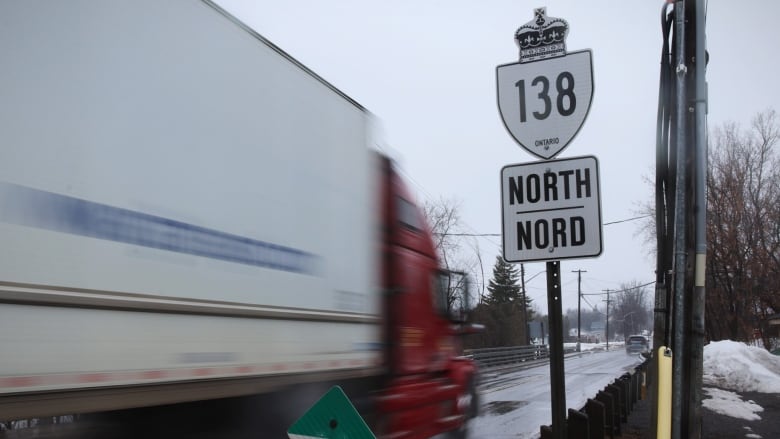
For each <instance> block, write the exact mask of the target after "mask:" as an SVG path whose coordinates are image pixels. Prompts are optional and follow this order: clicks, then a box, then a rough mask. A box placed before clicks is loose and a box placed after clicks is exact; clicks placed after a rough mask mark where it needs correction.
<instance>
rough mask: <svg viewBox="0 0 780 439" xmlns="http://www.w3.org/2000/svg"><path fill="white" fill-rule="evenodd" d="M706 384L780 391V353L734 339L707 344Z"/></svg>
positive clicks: (705, 358) (729, 387)
mask: <svg viewBox="0 0 780 439" xmlns="http://www.w3.org/2000/svg"><path fill="white" fill-rule="evenodd" d="M703 378H704V384H705V385H711V386H717V387H720V388H723V389H729V390H733V391H735V392H750V391H753V392H762V393H780V356H776V355H772V354H770V353H769V352H767V351H766V350H764V349H761V348H756V347H752V346H748V345H746V344H744V343H739V342H735V341H729V340H724V341H716V342H712V343H710V344H708V345H707V346H705V347H704V377H703Z"/></svg>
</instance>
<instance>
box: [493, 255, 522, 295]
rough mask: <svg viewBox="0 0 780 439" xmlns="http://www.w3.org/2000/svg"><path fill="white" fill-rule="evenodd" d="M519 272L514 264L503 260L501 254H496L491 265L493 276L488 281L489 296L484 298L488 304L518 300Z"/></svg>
mask: <svg viewBox="0 0 780 439" xmlns="http://www.w3.org/2000/svg"><path fill="white" fill-rule="evenodd" d="M519 280H520V273H519V272H518V270H517V267H516V266H515V265H512V264H510V263H508V262H506V261H505V260H504V258H502V257H501V255H499V256H496V265H495V266H493V277H492V278H491V279H490V282H489V283H488V287H487V289H488V291H489V292H490V296H489V297H488V298H487V299H486V301H487V303H489V304H501V303H512V302H515V301H517V300H520V285H518V284H517V282H518V281H519Z"/></svg>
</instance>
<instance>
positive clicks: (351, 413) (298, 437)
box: [287, 386, 376, 439]
mask: <svg viewBox="0 0 780 439" xmlns="http://www.w3.org/2000/svg"><path fill="white" fill-rule="evenodd" d="M287 436H288V437H289V438H290V439H310V438H311V439H322V438H325V439H376V436H374V434H373V433H371V430H370V429H369V428H368V426H367V425H366V423H365V422H364V421H363V418H361V417H360V415H359V414H358V412H357V410H355V406H353V405H352V403H351V402H350V401H349V398H347V395H345V394H344V391H343V390H341V387H339V386H334V387H332V388H331V389H330V390H328V392H327V393H326V394H325V395H324V396H323V397H322V398H320V400H319V401H317V403H316V404H314V405H313V406H312V407H311V408H310V409H309V411H307V412H306V413H304V414H303V416H301V418H300V419H298V420H297V421H296V422H295V424H293V426H292V427H290V429H289V430H287Z"/></svg>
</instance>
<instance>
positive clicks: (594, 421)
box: [540, 361, 648, 439]
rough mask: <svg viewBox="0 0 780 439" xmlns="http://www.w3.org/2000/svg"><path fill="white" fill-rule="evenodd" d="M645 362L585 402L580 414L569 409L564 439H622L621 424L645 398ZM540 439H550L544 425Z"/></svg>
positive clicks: (547, 428)
mask: <svg viewBox="0 0 780 439" xmlns="http://www.w3.org/2000/svg"><path fill="white" fill-rule="evenodd" d="M647 365H648V362H647V361H646V362H644V363H643V364H641V365H639V366H637V367H636V369H634V372H633V373H626V374H625V375H623V376H621V377H620V378H618V379H616V380H615V381H614V382H613V383H612V384H609V385H607V386H606V387H605V388H604V389H603V390H601V391H600V392H598V393H597V394H596V396H595V397H594V398H591V399H588V401H587V403H586V404H585V406H584V407H582V408H580V409H579V410H574V409H569V410H568V415H569V416H568V420H567V421H566V433H567V435H566V437H567V439H587V438H604V437H609V438H614V437H615V436H620V435H621V424H623V423H625V422H627V421H628V415H629V414H630V413H631V411H632V410H633V409H634V405H635V404H636V403H637V402H638V401H639V400H641V399H644V398H645V395H644V386H645V375H646V369H647ZM540 430H541V438H542V439H547V438H552V428H551V427H550V426H549V425H543V426H542V427H541V428H540Z"/></svg>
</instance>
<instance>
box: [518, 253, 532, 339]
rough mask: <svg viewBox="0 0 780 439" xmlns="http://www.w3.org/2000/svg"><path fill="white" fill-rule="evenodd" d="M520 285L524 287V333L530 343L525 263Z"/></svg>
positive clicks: (521, 270)
mask: <svg viewBox="0 0 780 439" xmlns="http://www.w3.org/2000/svg"><path fill="white" fill-rule="evenodd" d="M520 285H522V288H523V303H522V306H523V334H525V344H526V345H530V344H531V334H529V332H530V331H529V329H530V328H528V310H527V308H526V301H525V264H520Z"/></svg>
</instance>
